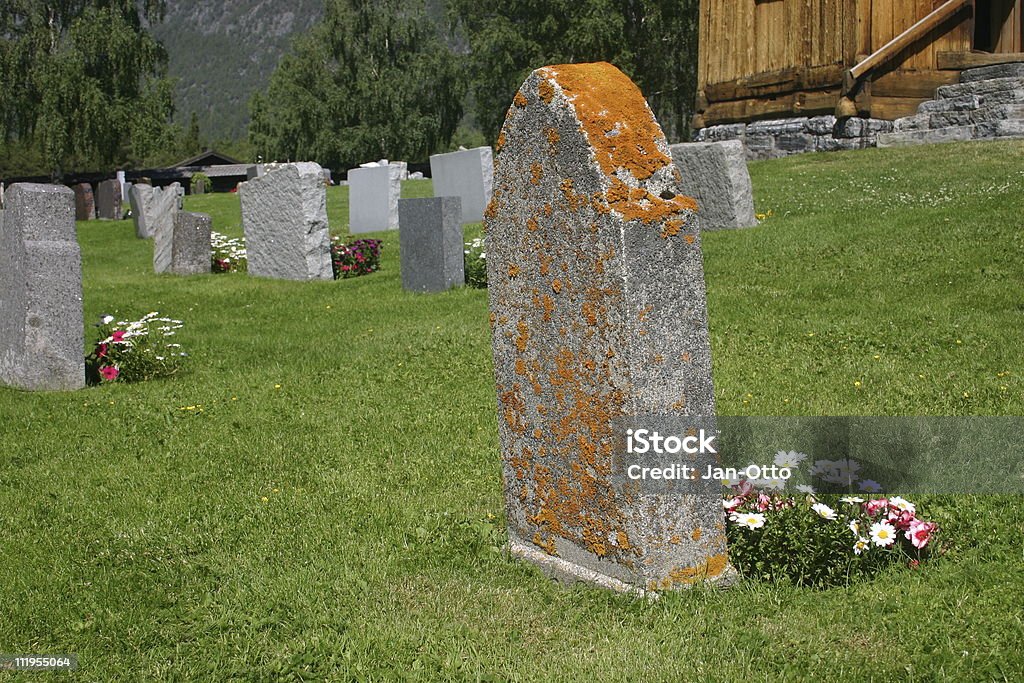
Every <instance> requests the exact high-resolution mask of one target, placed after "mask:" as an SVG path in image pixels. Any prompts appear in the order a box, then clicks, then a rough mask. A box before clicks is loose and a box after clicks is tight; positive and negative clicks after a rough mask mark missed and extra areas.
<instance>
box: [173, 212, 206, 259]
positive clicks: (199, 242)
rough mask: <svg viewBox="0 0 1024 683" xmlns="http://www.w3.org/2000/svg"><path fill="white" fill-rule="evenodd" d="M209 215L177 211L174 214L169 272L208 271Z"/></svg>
mask: <svg viewBox="0 0 1024 683" xmlns="http://www.w3.org/2000/svg"><path fill="white" fill-rule="evenodd" d="M210 226H211V221H210V217H209V216H208V215H206V214H205V213H190V212H188V211H178V212H176V213H175V214H174V231H173V235H174V236H173V240H172V243H173V244H172V247H171V268H170V272H172V273H174V274H175V275H200V274H203V273H209V272H210V267H211V260H210V253H211V252H210V231H211V229H210Z"/></svg>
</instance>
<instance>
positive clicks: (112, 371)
mask: <svg viewBox="0 0 1024 683" xmlns="http://www.w3.org/2000/svg"><path fill="white" fill-rule="evenodd" d="M120 374H121V371H120V370H118V369H117V367H115V366H113V365H107V366H105V367H102V368H100V377H102V378H103V379H105V380H107V381H108V382H113V381H114V380H115V379H117V376H118V375H120Z"/></svg>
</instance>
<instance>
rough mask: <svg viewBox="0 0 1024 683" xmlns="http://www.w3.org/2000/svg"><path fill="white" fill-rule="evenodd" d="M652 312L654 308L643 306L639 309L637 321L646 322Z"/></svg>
mask: <svg viewBox="0 0 1024 683" xmlns="http://www.w3.org/2000/svg"><path fill="white" fill-rule="evenodd" d="M653 310H654V306H644V307H643V308H642V309H640V315H638V316H637V319H638V320H639V321H640V322H643V321H644V320H647V316H648V315H650V314H651V311H653Z"/></svg>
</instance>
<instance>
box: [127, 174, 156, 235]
mask: <svg viewBox="0 0 1024 683" xmlns="http://www.w3.org/2000/svg"><path fill="white" fill-rule="evenodd" d="M159 193H160V189H159V188H155V187H153V186H152V185H143V184H140V183H135V184H133V185H132V187H131V189H130V190H129V191H128V202H129V204H131V207H132V222H133V223H134V224H135V236H136V237H138V238H139V239H143V240H146V239H149V238H151V237H153V232H154V230H153V215H154V214H153V204H154V201H155V200H156V197H157V195H158V194H159Z"/></svg>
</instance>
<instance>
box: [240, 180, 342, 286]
mask: <svg viewBox="0 0 1024 683" xmlns="http://www.w3.org/2000/svg"><path fill="white" fill-rule="evenodd" d="M238 193H239V194H240V195H241V199H242V229H243V231H244V232H245V242H246V255H247V257H248V260H249V266H248V270H249V274H250V275H256V276H260V277H271V278H278V279H282V280H330V279H331V278H333V277H334V273H333V270H332V268H331V252H330V244H331V240H330V233H329V230H328V224H327V190H326V188H324V182H323V169H322V168H320V165H319V164H315V163H312V162H302V163H293V164H280V165H271V164H268V165H267V166H266V168H265V170H264V173H263V175H261V176H259V177H257V178H254V179H252V180H249V181H246V182H244V183H242V184H241V185H240V186H239V189H238Z"/></svg>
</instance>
